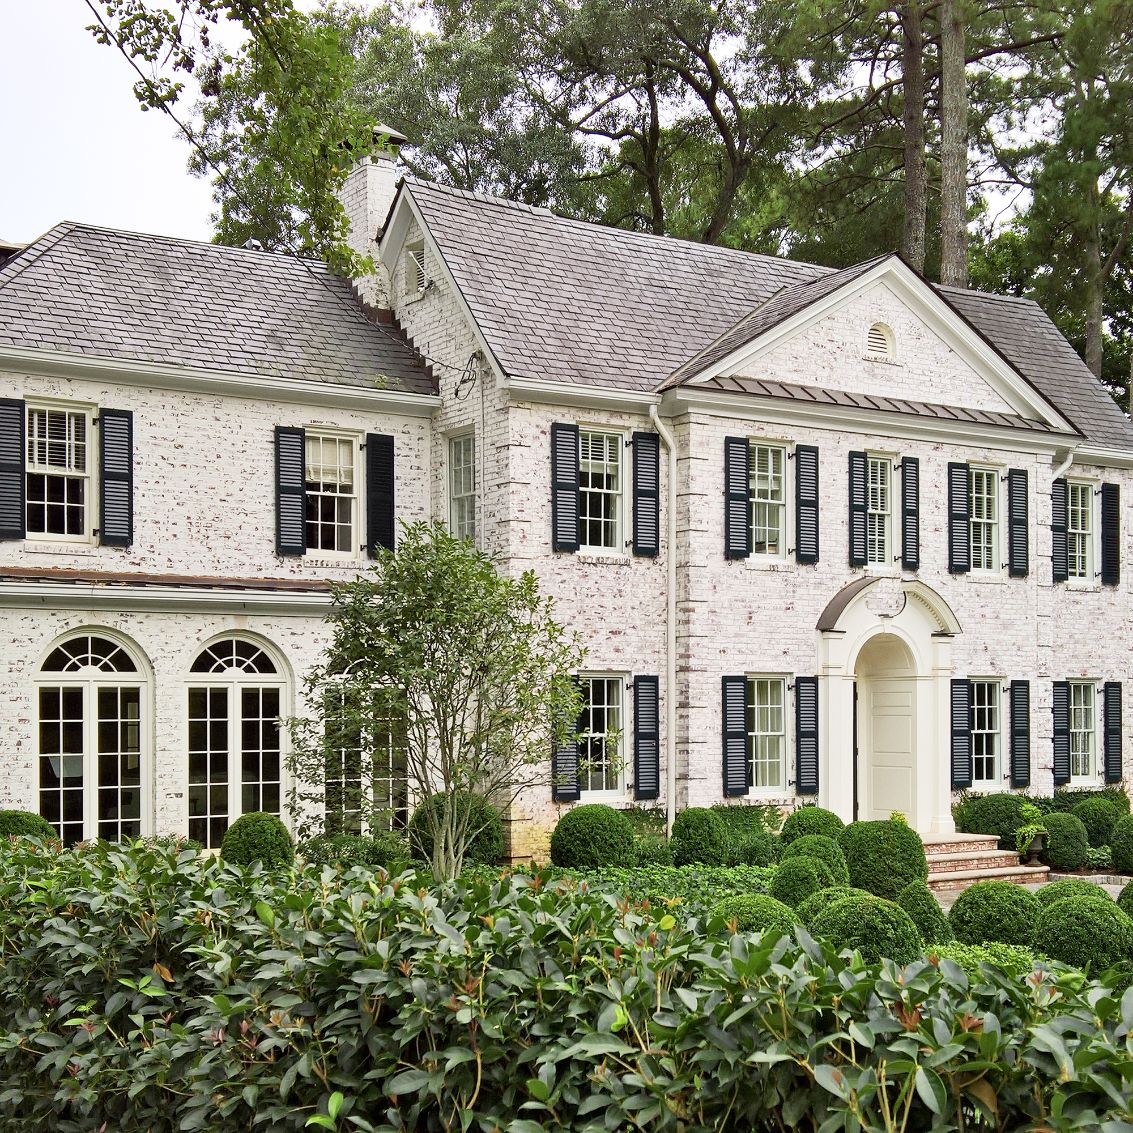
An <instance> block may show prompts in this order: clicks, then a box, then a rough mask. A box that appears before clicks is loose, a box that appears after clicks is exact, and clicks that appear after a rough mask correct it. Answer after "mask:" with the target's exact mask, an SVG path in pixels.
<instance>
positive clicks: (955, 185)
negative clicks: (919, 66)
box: [940, 0, 968, 287]
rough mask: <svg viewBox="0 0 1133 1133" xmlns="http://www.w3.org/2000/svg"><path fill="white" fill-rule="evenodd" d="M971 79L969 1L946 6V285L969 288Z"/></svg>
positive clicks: (946, 0)
mask: <svg viewBox="0 0 1133 1133" xmlns="http://www.w3.org/2000/svg"><path fill="white" fill-rule="evenodd" d="M967 212H968V76H967V71H966V68H965V62H964V12H963V0H941V5H940V281H941V283H944V284H947V285H948V286H950V287H967V286H968V216H967Z"/></svg>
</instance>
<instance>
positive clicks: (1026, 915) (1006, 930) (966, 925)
mask: <svg viewBox="0 0 1133 1133" xmlns="http://www.w3.org/2000/svg"><path fill="white" fill-rule="evenodd" d="M1041 912H1042V905H1040V904H1039V899H1038V898H1037V897H1036V896H1035V895H1034V894H1033V893H1030V892H1028V891H1027V890H1026V889H1024V888H1023V887H1022V886H1021V885H1012V884H1011V882H1010V881H977V882H976V884H975V885H971V886H969V887H968V888H967V889H965V890H964V892H963V893H961V894H960V896H959V897H957V898H956V901H955V903H954V904H953V905H952V908H951V909H950V910H949V913H948V923H949V924H950V925H951V926H952V931H953V932H954V933H955V934H956V939H957V940H958V941H960V943H961V944H986V943H987V942H988V941H990V940H997V941H999V942H1000V943H1001V944H1020V945H1022V946H1023V947H1024V948H1032V947H1034V940H1035V929H1036V928H1037V927H1038V923H1039V915H1040V913H1041Z"/></svg>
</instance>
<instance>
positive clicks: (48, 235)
mask: <svg viewBox="0 0 1133 1133" xmlns="http://www.w3.org/2000/svg"><path fill="white" fill-rule="evenodd" d="M74 230H75V224H74V222H73V221H70V220H61V221H60V222H59V223H58V224H56V225H54V226H52V227H51V228H49V229H48V230H47V231H46V232H45V233H44V234H43V235H42V236H40V237H39V238H38V239H37V240H33V241H32V242H31V243H30V244H28V245H27V247H26V248H24V250H23V251H22V252H17V253H16V255H14V256H13V257H12V258H11V260H10V261H9V262H8V263H7V264H5V265H4V267H3V268H0V288H4V287H6V286H7V285H8V284H9V283H11V282H12V280H13V279H15V278H16V277H17V276H18V275H19V274H20V273H21V272H22V271H23V270H24V269H25V268H27V267H30V266H31V265H32V264H34V263H35V262H36V260H38V259H39V258H40V256H42V255H43V254H44V252H47V251H49V250H50V249H51V248H54V247H55V245H56V244H58V243H59V241H60V240H62V239H63V237H64V236H67V235H69V234H70V233H71V232H73V231H74ZM37 245H39V247H37Z"/></svg>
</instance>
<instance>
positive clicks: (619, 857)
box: [551, 803, 633, 869]
mask: <svg viewBox="0 0 1133 1133" xmlns="http://www.w3.org/2000/svg"><path fill="white" fill-rule="evenodd" d="M551 861H552V862H554V864H555V865H559V866H565V867H566V868H568V869H598V868H599V867H601V866H627V865H629V864H630V863H631V862H632V861H633V827H632V826H631V825H630V823H629V819H628V818H626V816H625V815H624V814H622V813H621V812H620V811H617V810H615V809H614V808H613V807H612V806H606V805H605V804H604V803H583V804H582V805H581V806H576V807H571V809H570V810H568V811H567V812H566V814H564V815H563V816H562V818H560V819H559V821H558V823H557V824H556V826H555V829H554V830H553V831H551Z"/></svg>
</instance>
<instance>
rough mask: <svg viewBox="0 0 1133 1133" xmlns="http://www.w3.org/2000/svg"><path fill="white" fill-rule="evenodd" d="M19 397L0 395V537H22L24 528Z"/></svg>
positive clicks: (24, 414)
mask: <svg viewBox="0 0 1133 1133" xmlns="http://www.w3.org/2000/svg"><path fill="white" fill-rule="evenodd" d="M26 417H27V411H26V408H25V406H24V403H23V402H22V401H18V400H16V399H15V398H11V397H4V398H0V539H22V538H23V537H24V534H25V532H26V530H27V526H26V524H27V518H26V511H25V508H24V491H25V486H26V483H27V481H26V479H25V477H24V427H25V421H26Z"/></svg>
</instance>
